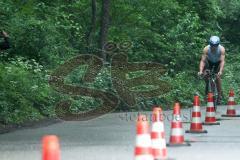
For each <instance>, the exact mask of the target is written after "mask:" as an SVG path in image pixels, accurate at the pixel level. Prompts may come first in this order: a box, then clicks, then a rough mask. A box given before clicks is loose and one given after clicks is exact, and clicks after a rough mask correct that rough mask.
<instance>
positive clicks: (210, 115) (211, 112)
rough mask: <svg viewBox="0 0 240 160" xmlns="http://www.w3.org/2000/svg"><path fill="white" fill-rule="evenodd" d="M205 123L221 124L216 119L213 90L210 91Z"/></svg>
mask: <svg viewBox="0 0 240 160" xmlns="http://www.w3.org/2000/svg"><path fill="white" fill-rule="evenodd" d="M203 125H220V123H219V122H217V121H216V117H215V109H214V103H213V94H212V93H211V92H209V93H208V102H207V109H206V117H205V122H204V123H203Z"/></svg>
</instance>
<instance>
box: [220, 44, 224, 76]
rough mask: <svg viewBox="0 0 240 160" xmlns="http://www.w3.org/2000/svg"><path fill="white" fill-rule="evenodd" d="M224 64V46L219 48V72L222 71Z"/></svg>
mask: <svg viewBox="0 0 240 160" xmlns="http://www.w3.org/2000/svg"><path fill="white" fill-rule="evenodd" d="M224 64H225V48H224V47H222V48H221V63H220V69H219V72H221V73H222V71H223V68H224Z"/></svg>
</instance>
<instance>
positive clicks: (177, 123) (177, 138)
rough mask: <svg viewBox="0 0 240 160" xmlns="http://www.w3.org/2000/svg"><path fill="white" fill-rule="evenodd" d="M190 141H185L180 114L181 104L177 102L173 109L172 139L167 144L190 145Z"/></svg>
mask: <svg viewBox="0 0 240 160" xmlns="http://www.w3.org/2000/svg"><path fill="white" fill-rule="evenodd" d="M190 145H191V144H190V143H189V142H185V141H184V135H183V128H182V119H181V115H180V104H179V103H175V105H174V109H173V120H172V123H171V135H170V141H169V143H168V144H167V146H190Z"/></svg>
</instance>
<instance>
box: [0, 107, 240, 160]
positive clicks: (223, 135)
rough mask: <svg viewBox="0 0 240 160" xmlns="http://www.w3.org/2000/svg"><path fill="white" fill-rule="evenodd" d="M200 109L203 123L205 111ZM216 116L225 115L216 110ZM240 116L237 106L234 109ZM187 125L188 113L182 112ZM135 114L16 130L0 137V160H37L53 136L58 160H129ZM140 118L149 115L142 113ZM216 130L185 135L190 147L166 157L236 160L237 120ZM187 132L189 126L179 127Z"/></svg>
mask: <svg viewBox="0 0 240 160" xmlns="http://www.w3.org/2000/svg"><path fill="white" fill-rule="evenodd" d="M201 109H202V114H203V115H202V119H204V114H205V108H204V107H201ZM219 112H220V113H218V114H217V115H218V117H220V115H221V114H222V113H225V112H226V106H220V107H219ZM237 112H238V113H240V106H237ZM164 113H165V115H166V118H165V132H166V135H167V137H166V140H167V141H168V140H169V134H170V121H169V120H170V119H171V114H172V111H166V112H164ZM182 113H183V121H185V122H187V121H189V116H190V109H186V110H182ZM137 114H138V113H135V112H131V113H112V114H108V115H105V116H102V117H100V118H98V119H94V120H90V121H86V122H81V121H71V122H66V121H65V122H61V123H57V124H53V125H50V126H47V127H41V128H34V129H24V130H18V131H15V132H12V133H7V134H2V135H0V160H21V159H22V160H40V159H41V143H40V142H41V138H42V136H43V135H46V134H56V135H58V136H59V138H60V141H61V155H62V160H133V159H134V156H133V151H134V146H135V122H134V119H136V116H137ZM144 114H148V115H149V114H150V112H145V113H144ZM167 117H168V118H167ZM224 119H225V120H221V121H220V123H221V125H220V126H204V129H206V130H207V131H208V133H207V134H185V139H187V140H190V141H192V143H191V144H192V145H191V146H190V147H173V148H170V147H169V148H167V150H168V156H169V157H170V158H174V159H177V160H202V159H206V160H211V159H212V160H216V159H217V160H227V159H234V160H236V159H237V158H239V157H240V155H239V149H240V127H239V124H240V118H224ZM183 124H184V128H185V129H189V125H190V124H189V123H183Z"/></svg>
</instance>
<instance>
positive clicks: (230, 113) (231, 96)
mask: <svg viewBox="0 0 240 160" xmlns="http://www.w3.org/2000/svg"><path fill="white" fill-rule="evenodd" d="M234 105H236V103H235V101H234V91H233V89H231V90H230V92H229V98H228V107H227V114H225V115H222V117H240V115H237V114H236V110H235V108H234Z"/></svg>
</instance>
